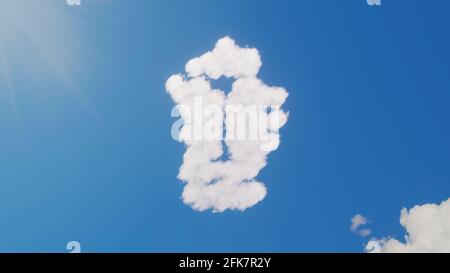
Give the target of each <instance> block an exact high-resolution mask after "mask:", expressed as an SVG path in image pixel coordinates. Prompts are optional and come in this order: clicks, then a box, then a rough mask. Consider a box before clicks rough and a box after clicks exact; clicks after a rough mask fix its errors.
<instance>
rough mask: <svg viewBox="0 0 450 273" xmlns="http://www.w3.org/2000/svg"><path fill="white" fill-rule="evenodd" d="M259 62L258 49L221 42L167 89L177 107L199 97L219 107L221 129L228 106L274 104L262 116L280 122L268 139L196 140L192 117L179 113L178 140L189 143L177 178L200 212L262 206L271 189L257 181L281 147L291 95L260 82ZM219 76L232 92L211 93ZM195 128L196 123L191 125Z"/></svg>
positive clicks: (188, 66) (225, 125) (173, 79)
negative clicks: (285, 105)
mask: <svg viewBox="0 0 450 273" xmlns="http://www.w3.org/2000/svg"><path fill="white" fill-rule="evenodd" d="M260 67H261V59H260V55H259V52H258V50H257V49H255V48H241V47H239V46H237V45H236V44H235V42H234V40H232V39H231V38H229V37H224V38H222V39H220V40H219V41H218V42H217V43H216V45H215V48H214V49H213V50H212V51H210V52H207V53H205V54H203V55H202V56H200V57H198V58H194V59H192V60H190V61H189V62H188V63H187V64H186V67H185V70H186V74H177V75H172V76H171V77H170V78H169V79H168V80H167V82H166V90H167V92H168V93H169V94H170V95H171V97H172V99H173V101H174V102H175V103H176V104H177V105H178V106H180V105H183V106H185V107H186V106H187V107H188V108H189V107H190V108H192V107H193V105H194V104H195V100H196V99H198V98H200V99H201V100H202V103H203V106H204V107H206V106H211V105H214V106H217V107H219V108H220V109H221V115H222V116H221V119H220V122H219V126H220V127H221V129H226V131H228V130H231V129H232V128H231V127H232V126H234V124H232V123H231V122H229V120H228V119H227V118H228V117H227V116H226V111H224V109H226V107H227V106H230V105H237V104H239V105H243V106H248V105H270V106H271V108H270V111H269V112H267V113H266V112H264V113H263V115H265V117H266V118H270V117H272V116H273V115H277V117H279V122H278V123H274V124H272V125H270V126H269V127H268V128H267V129H266V130H265V132H264V133H265V136H266V137H267V138H268V139H270V143H269V145H266V147H265V149H261V147H262V146H264V145H265V144H267V143H266V142H267V141H264V140H262V139H257V140H237V139H227V138H225V140H223V139H217V140H205V139H192V138H189V137H186V136H187V135H189V133H190V131H189V132H188V127H187V126H186V124H190V125H192V122H193V121H192V120H191V116H189V115H187V114H186V113H183V112H180V115H181V118H182V119H183V120H184V122H185V125H184V126H183V127H182V128H181V130H180V139H179V140H181V141H183V142H184V143H185V144H186V152H185V154H184V157H183V164H182V166H181V167H180V170H179V174H178V178H179V179H180V180H182V181H184V182H186V185H185V187H184V190H183V194H182V199H183V201H184V202H185V203H186V204H189V205H191V206H192V207H193V208H194V209H196V210H200V211H203V210H207V209H212V210H213V211H216V212H222V211H224V210H226V209H236V210H245V209H246V208H249V207H251V206H253V205H255V204H256V203H258V202H260V201H261V200H262V199H264V197H265V196H266V193H267V190H266V187H265V185H264V184H263V183H261V182H259V181H257V180H256V179H255V178H256V176H257V175H258V174H259V172H260V170H261V169H262V168H264V167H265V166H266V164H267V155H268V154H269V153H270V152H271V151H274V150H276V149H277V148H278V145H279V143H280V135H279V133H278V129H279V128H280V127H282V126H283V125H284V124H285V123H286V121H287V117H288V114H287V113H286V112H284V111H283V110H282V109H281V106H282V104H283V103H284V102H285V100H286V98H287V95H288V93H287V92H286V90H284V89H283V88H280V87H270V86H267V85H266V84H264V83H263V81H262V80H260V79H258V78H257V74H258V71H259V69H260ZM220 77H226V78H232V79H233V80H234V83H233V85H232V88H231V91H230V92H229V93H228V94H226V93H225V92H224V91H223V90H219V89H213V88H212V87H211V80H216V79H219V78H220ZM192 126H193V127H195V124H194V125H192ZM224 145H226V147H227V149H228V154H226V156H228V159H227V160H223V158H221V157H222V156H223V154H224Z"/></svg>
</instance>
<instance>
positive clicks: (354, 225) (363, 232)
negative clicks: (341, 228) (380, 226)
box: [350, 214, 372, 237]
mask: <svg viewBox="0 0 450 273" xmlns="http://www.w3.org/2000/svg"><path fill="white" fill-rule="evenodd" d="M368 223H369V219H367V217H365V216H363V215H361V214H356V215H355V216H353V217H352V219H351V220H350V230H351V231H352V232H354V233H356V234H358V235H359V236H362V237H366V236H369V235H370V233H371V232H372V231H371V230H370V229H368V228H362V229H360V227H361V226H364V225H367V224H368Z"/></svg>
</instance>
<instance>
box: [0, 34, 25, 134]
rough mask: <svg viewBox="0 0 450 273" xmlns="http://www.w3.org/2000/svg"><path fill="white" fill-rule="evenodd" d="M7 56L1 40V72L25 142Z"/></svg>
mask: <svg viewBox="0 0 450 273" xmlns="http://www.w3.org/2000/svg"><path fill="white" fill-rule="evenodd" d="M7 57H8V56H7V54H6V52H5V48H4V46H3V42H2V40H1V39H0V71H2V73H1V76H2V78H3V80H4V81H5V88H6V92H7V93H8V98H9V103H10V106H11V109H12V111H13V115H14V119H15V122H16V124H17V130H18V134H19V138H20V139H21V140H23V123H22V115H21V111H20V108H19V103H18V102H17V94H16V90H15V88H14V84H13V80H12V78H11V69H10V67H9V63H8V59H7Z"/></svg>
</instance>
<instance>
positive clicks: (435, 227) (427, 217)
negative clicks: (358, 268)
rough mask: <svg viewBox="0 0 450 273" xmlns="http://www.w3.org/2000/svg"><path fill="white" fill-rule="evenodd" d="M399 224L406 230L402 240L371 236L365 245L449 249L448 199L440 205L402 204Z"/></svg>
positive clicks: (396, 249)
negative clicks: (410, 206) (403, 205)
mask: <svg viewBox="0 0 450 273" xmlns="http://www.w3.org/2000/svg"><path fill="white" fill-rule="evenodd" d="M400 224H401V225H402V226H403V227H404V228H405V230H406V235H405V242H404V243H403V242H400V241H398V240H397V239H394V238H388V239H380V240H372V241H370V242H369V244H370V245H371V247H367V249H373V250H375V252H394V253H405V252H406V253H407V252H450V199H448V200H447V201H444V202H442V203H441V204H440V205H436V204H425V205H417V206H415V207H413V208H412V209H410V210H407V209H406V208H403V209H402V211H401V214H400ZM377 245H378V246H379V247H374V246H377Z"/></svg>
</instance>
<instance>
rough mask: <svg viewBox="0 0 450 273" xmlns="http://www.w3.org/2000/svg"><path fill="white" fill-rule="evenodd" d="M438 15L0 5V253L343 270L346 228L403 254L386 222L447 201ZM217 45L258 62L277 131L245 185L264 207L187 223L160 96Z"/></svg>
mask: <svg viewBox="0 0 450 273" xmlns="http://www.w3.org/2000/svg"><path fill="white" fill-rule="evenodd" d="M13 2H14V3H13ZM2 6H3V7H2ZM6 11H8V12H6ZM12 11H13V12H14V13H13V12H12ZM31 11H33V12H31ZM449 11H450V3H449V2H448V1H446V0H434V1H428V2H427V1H406V0H401V1H388V0H384V1H382V5H381V6H380V7H371V6H368V5H367V4H366V2H365V1H364V0H351V1H334V0H320V1H319V0H314V1H313V0H302V1H264V0H258V1H256V0H247V1H225V0H223V1H222V0H216V1H205V0H189V1H187V0H179V1H174V0H164V1H153V0H130V1H119V0H110V1H107V0H102V1H101V0H84V1H83V0H82V5H81V6H79V7H71V6H68V5H66V3H65V1H64V0H41V1H39V4H37V1H29V0H0V22H1V26H0V61H1V62H0V149H1V150H0V151H1V152H0V223H1V224H0V251H2V252H7V251H19V252H25V251H32V252H65V251H66V250H65V246H66V243H67V242H68V241H71V240H76V241H79V242H80V243H81V245H82V249H83V251H85V252H97V251H103V252H175V251H176V252H184V251H186V252H197V251H201V252H209V251H214V252H228V251H236V252H247V251H252V252H311V251H312V252H334V251H337V252H360V251H362V249H363V244H364V243H366V242H367V240H368V239H367V238H360V237H358V236H357V235H355V234H353V233H351V232H350V230H349V224H350V218H351V217H352V216H353V215H354V214H356V213H361V214H364V215H366V216H368V217H369V219H370V220H371V223H370V228H371V229H372V231H373V236H376V237H382V236H387V235H391V236H395V237H397V238H400V239H401V238H403V234H404V230H403V229H402V228H401V226H400V224H399V222H398V220H399V213H400V209H401V208H403V207H411V206H414V205H416V204H422V203H439V202H441V201H443V200H445V199H447V198H448V197H449V196H450V169H449V162H450V144H449V141H448V140H449V139H450V126H449V125H450V108H449V107H448V102H449V101H450V92H449V90H450V81H449V71H450V67H449V66H450V52H449V50H448V49H449V48H450V38H449V35H448V29H449V28H450V18H449V17H448V12H449ZM11 14H15V15H14V16H11ZM226 35H229V36H230V37H232V38H233V39H235V40H236V42H237V43H238V44H240V45H241V46H245V45H249V46H251V47H256V48H258V50H259V51H260V54H261V57H262V62H263V66H262V68H261V71H260V73H259V76H260V78H262V79H264V81H265V82H266V83H267V84H269V85H278V86H283V87H285V88H286V89H287V90H288V91H289V98H288V100H287V102H286V104H285V108H286V109H287V110H289V112H290V117H289V122H288V123H287V125H286V126H285V127H283V128H282V130H281V135H282V142H281V145H280V147H279V149H278V150H277V151H275V152H273V153H271V154H270V155H269V158H268V163H269V164H268V165H267V166H266V167H265V168H264V169H263V170H262V172H261V173H260V175H259V176H258V179H259V180H261V181H263V182H264V183H265V185H266V186H267V188H268V195H267V197H266V198H265V199H264V200H263V201H262V202H260V203H258V204H257V205H256V206H254V207H252V208H249V209H247V210H246V211H245V212H235V211H226V212H224V213H212V212H210V211H207V212H197V211H194V210H192V209H191V208H190V207H189V206H186V205H185V204H183V202H182V200H180V195H181V192H182V189H183V184H182V183H181V182H180V181H179V180H178V179H177V177H176V176H177V173H178V168H179V166H180V164H181V163H182V155H183V153H184V149H185V148H184V146H183V145H182V144H181V143H178V142H176V141H174V140H173V139H172V138H171V136H170V128H171V126H172V123H173V122H174V121H175V119H173V118H171V116H170V112H171V109H172V107H173V102H172V100H171V98H170V96H169V95H168V94H167V93H166V92H165V89H164V84H165V81H166V80H167V78H168V77H169V76H170V75H172V74H174V73H179V72H182V70H183V68H184V64H185V63H186V61H188V60H189V59H191V58H193V57H196V56H199V55H201V54H203V53H204V52H206V51H208V50H211V49H212V48H213V46H214V44H215V42H216V41H217V40H218V39H219V38H221V37H223V36H226ZM2 52H3V53H2Z"/></svg>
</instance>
